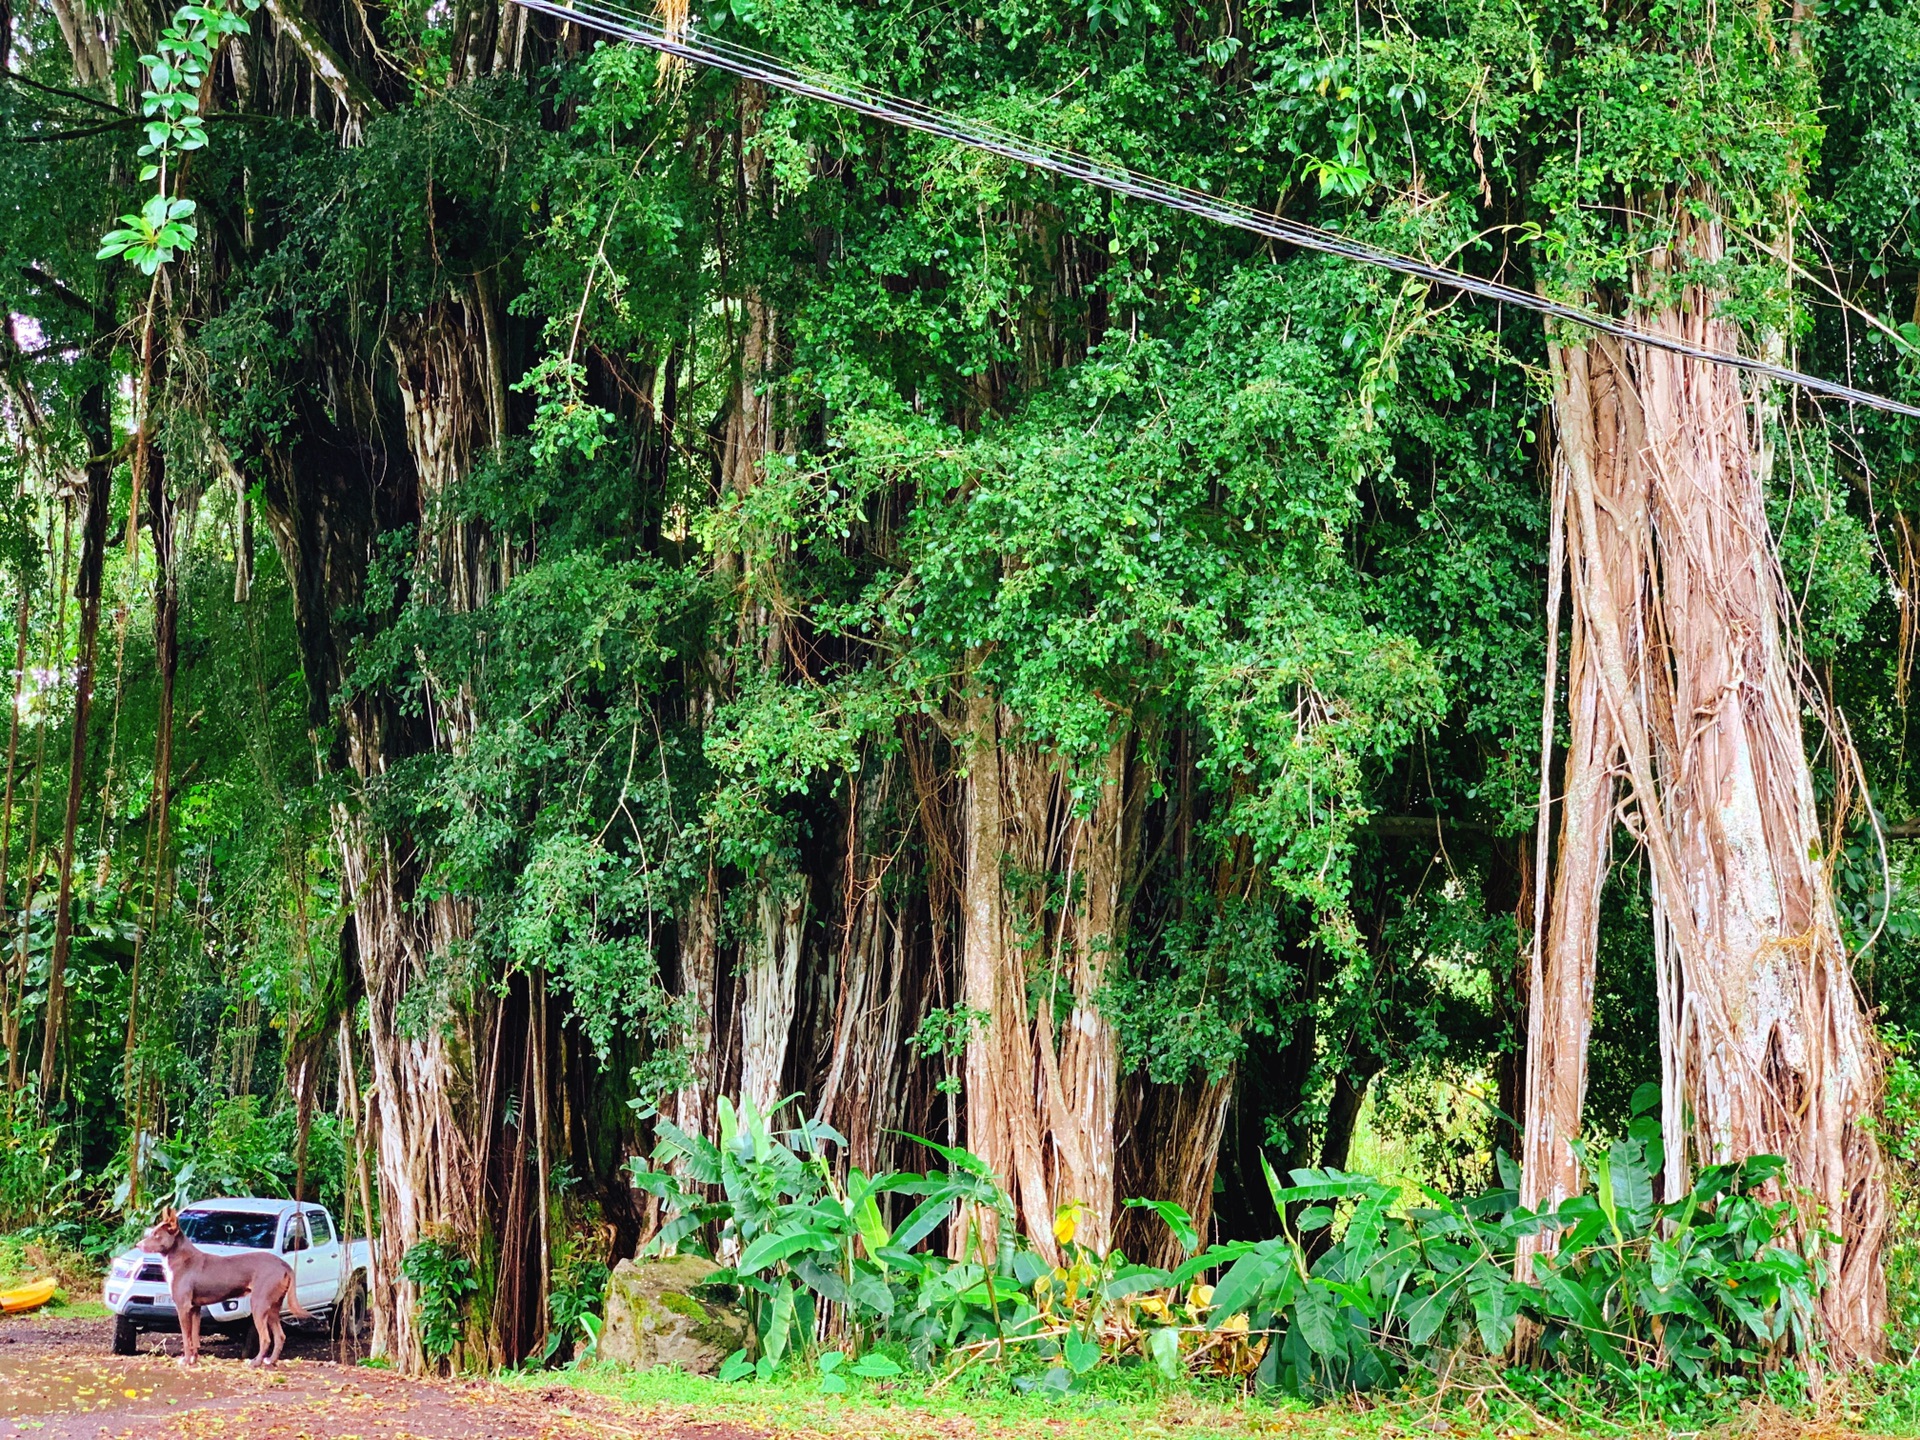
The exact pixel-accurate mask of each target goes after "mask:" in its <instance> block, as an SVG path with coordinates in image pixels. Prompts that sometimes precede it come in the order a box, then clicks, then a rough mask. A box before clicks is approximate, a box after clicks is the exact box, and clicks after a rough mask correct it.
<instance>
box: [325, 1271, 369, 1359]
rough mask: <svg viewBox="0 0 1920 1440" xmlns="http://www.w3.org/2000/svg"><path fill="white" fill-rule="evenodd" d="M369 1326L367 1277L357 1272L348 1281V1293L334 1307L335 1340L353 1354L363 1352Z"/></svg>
mask: <svg viewBox="0 0 1920 1440" xmlns="http://www.w3.org/2000/svg"><path fill="white" fill-rule="evenodd" d="M368 1328H369V1327H368V1324H367V1282H366V1277H364V1276H362V1275H357V1274H356V1275H355V1276H354V1277H353V1279H351V1280H349V1281H348V1282H347V1293H346V1294H345V1295H343V1296H341V1297H340V1303H339V1304H338V1305H336V1306H334V1307H333V1338H334V1342H335V1343H336V1344H338V1345H339V1346H340V1347H341V1348H342V1349H343V1350H346V1351H347V1352H348V1353H349V1354H351V1355H360V1354H363V1353H364V1352H365V1350H366V1348H367V1330H368Z"/></svg>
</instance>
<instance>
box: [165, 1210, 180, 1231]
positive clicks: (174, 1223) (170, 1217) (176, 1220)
mask: <svg viewBox="0 0 1920 1440" xmlns="http://www.w3.org/2000/svg"><path fill="white" fill-rule="evenodd" d="M160 1223H161V1225H163V1226H165V1227H166V1228H167V1229H169V1230H178V1229H179V1228H180V1217H179V1216H178V1215H176V1214H175V1213H174V1209H173V1206H171V1205H163V1206H161V1207H160Z"/></svg>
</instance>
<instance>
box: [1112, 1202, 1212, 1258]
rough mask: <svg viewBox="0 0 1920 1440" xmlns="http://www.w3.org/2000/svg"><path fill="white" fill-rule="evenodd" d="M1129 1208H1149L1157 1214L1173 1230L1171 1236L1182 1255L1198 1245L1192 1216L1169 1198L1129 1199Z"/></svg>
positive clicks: (1198, 1237) (1195, 1248)
mask: <svg viewBox="0 0 1920 1440" xmlns="http://www.w3.org/2000/svg"><path fill="white" fill-rule="evenodd" d="M1127 1206H1128V1208H1130V1209H1143V1210H1151V1211H1153V1213H1154V1214H1156V1215H1158V1216H1159V1217H1160V1218H1161V1219H1162V1220H1163V1221H1165V1222H1166V1226H1167V1228H1168V1229H1169V1230H1171V1231H1172V1232H1173V1238H1174V1239H1175V1241H1177V1242H1178V1243H1179V1246H1180V1252H1181V1253H1182V1254H1183V1255H1191V1254H1193V1252H1194V1251H1195V1250H1197V1249H1198V1248H1199V1247H1200V1232H1199V1231H1198V1230H1196V1229H1194V1226H1193V1217H1192V1216H1191V1215H1189V1214H1188V1213H1187V1211H1186V1208H1185V1207H1184V1206H1181V1205H1176V1204H1175V1203H1174V1202H1173V1201H1171V1200H1138V1199H1135V1200H1129V1201H1127Z"/></svg>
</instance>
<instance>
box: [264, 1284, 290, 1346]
mask: <svg viewBox="0 0 1920 1440" xmlns="http://www.w3.org/2000/svg"><path fill="white" fill-rule="evenodd" d="M292 1288H293V1282H292V1281H291V1280H289V1281H288V1282H287V1284H286V1285H285V1286H284V1287H279V1293H278V1294H276V1295H275V1296H274V1298H273V1307H272V1314H273V1358H272V1359H271V1360H269V1361H268V1362H267V1363H268V1364H269V1365H278V1364H279V1363H280V1352H281V1351H282V1350H284V1349H286V1348H287V1322H286V1318H285V1317H284V1316H282V1315H281V1313H280V1305H281V1302H282V1301H284V1300H285V1299H286V1297H287V1291H288V1290H291V1289H292Z"/></svg>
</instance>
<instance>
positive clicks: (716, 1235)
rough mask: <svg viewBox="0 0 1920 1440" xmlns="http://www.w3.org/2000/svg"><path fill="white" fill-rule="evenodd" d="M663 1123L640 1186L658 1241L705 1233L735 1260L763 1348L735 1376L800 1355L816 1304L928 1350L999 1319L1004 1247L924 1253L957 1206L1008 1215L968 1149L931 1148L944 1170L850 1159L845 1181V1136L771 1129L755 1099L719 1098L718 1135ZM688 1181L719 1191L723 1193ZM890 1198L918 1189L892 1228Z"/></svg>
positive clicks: (815, 1129) (638, 1167) (851, 1323)
mask: <svg viewBox="0 0 1920 1440" xmlns="http://www.w3.org/2000/svg"><path fill="white" fill-rule="evenodd" d="M776 1113H777V1110H776ZM658 1126H659V1137H660V1139H659V1145H658V1147H657V1148H656V1150H655V1152H654V1161H655V1166H648V1165H646V1164H645V1163H644V1162H641V1161H638V1160H636V1161H635V1164H634V1171H633V1178H634V1183H635V1185H636V1186H638V1187H639V1188H641V1189H642V1190H644V1191H646V1192H647V1193H648V1194H651V1195H654V1196H657V1197H658V1198H659V1199H660V1200H661V1201H662V1203H663V1204H664V1206H665V1207H666V1213H667V1215H668V1217H669V1218H668V1219H667V1221H666V1223H665V1224H664V1225H663V1226H662V1227H661V1229H660V1232H659V1234H658V1235H656V1236H655V1238H654V1239H653V1241H652V1242H651V1246H652V1248H653V1250H654V1251H655V1252H656V1253H671V1252H672V1251H673V1249H674V1248H675V1247H676V1246H682V1245H687V1244H690V1243H699V1242H702V1241H704V1242H705V1243H708V1244H711V1245H712V1246H714V1248H715V1249H716V1251H717V1252H718V1253H722V1254H728V1255H731V1256H732V1257H733V1258H732V1259H731V1261H730V1262H729V1264H728V1266H727V1268H726V1270H725V1271H723V1272H722V1273H721V1274H719V1275H716V1276H715V1277H714V1280H715V1282H717V1283H726V1282H730V1283H733V1284H737V1285H738V1286H739V1287H740V1289H741V1291H742V1294H743V1296H744V1297H745V1299H746V1302H747V1308H748V1311H749V1313H750V1314H751V1316H752V1318H753V1324H754V1335H755V1346H754V1350H755V1355H753V1356H748V1355H746V1354H745V1353H744V1352H743V1353H742V1355H741V1356H739V1357H737V1360H736V1363H735V1365H734V1367H733V1368H734V1370H735V1371H736V1372H738V1371H739V1370H740V1367H741V1366H742V1365H748V1364H750V1363H751V1364H758V1365H759V1366H761V1367H762V1369H763V1371H764V1372H768V1373H770V1371H771V1370H772V1368H773V1367H776V1366H778V1365H779V1364H780V1363H781V1361H782V1359H783V1358H784V1357H785V1356H786V1355H787V1353H788V1352H789V1350H794V1351H797V1352H798V1351H804V1350H805V1349H806V1348H807V1347H808V1346H809V1345H810V1343H811V1337H812V1336H813V1335H814V1334H815V1333H816V1322H817V1319H818V1315H819V1311H820V1308H821V1307H822V1306H828V1307H832V1308H833V1309H834V1310H835V1312H836V1313H837V1314H838V1315H839V1317H840V1320H841V1323H842V1324H843V1325H844V1326H845V1328H846V1330H847V1332H848V1333H850V1334H851V1335H852V1336H853V1337H855V1338H857V1339H859V1340H863V1341H868V1342H870V1341H872V1340H873V1339H876V1338H880V1337H888V1338H897V1339H901V1340H903V1341H906V1342H908V1343H910V1344H912V1345H913V1346H914V1347H915V1348H916V1353H918V1354H919V1355H920V1356H922V1357H923V1359H924V1358H925V1357H927V1356H930V1355H931V1354H933V1353H935V1352H936V1350H942V1351H943V1350H945V1349H947V1348H950V1347H951V1346H952V1345H954V1344H955V1343H957V1342H958V1341H959V1339H960V1338H961V1337H962V1336H963V1335H964V1336H967V1337H969V1338H971V1337H974V1336H976V1335H977V1333H978V1332H979V1331H980V1330H981V1329H982V1328H983V1327H985V1328H988V1329H989V1330H991V1327H993V1325H994V1324H995V1323H996V1320H997V1319H998V1316H997V1314H996V1310H997V1307H996V1305H995V1302H994V1298H993V1287H994V1271H995V1270H996V1269H998V1268H1001V1266H1002V1263H1003V1259H1004V1258H1005V1257H1001V1256H982V1257H976V1259H977V1260H984V1261H986V1263H985V1264H981V1263H976V1262H975V1261H964V1262H953V1263H949V1262H947V1261H945V1260H943V1259H941V1258H938V1257H935V1256H931V1255H927V1254H923V1253H916V1247H918V1246H920V1245H921V1244H922V1243H923V1242H924V1241H925V1240H926V1238H927V1237H928V1236H929V1235H931V1234H932V1233H933V1232H934V1231H935V1230H936V1229H937V1228H939V1227H940V1226H941V1225H943V1224H946V1223H949V1222H950V1221H952V1220H953V1218H954V1216H955V1214H956V1210H957V1207H959V1206H962V1205H984V1206H986V1207H987V1208H988V1209H990V1210H997V1211H999V1212H1000V1213H1001V1214H1002V1216H1003V1218H1009V1217H1010V1215H1011V1207H1010V1205H1009V1203H1008V1201H1007V1199H1006V1197H1005V1195H1004V1194H1002V1193H1001V1191H1000V1190H999V1188H998V1186H996V1185H995V1184H994V1181H993V1178H992V1175H991V1173H990V1172H989V1171H988V1170H987V1168H986V1167H985V1166H984V1165H983V1164H982V1163H981V1162H980V1161H979V1160H978V1159H977V1158H975V1157H974V1156H972V1155H970V1154H968V1153H967V1152H966V1151H964V1150H956V1149H949V1148H948V1147H945V1146H938V1145H935V1146H931V1148H933V1149H934V1150H935V1151H936V1152H938V1153H939V1154H941V1155H942V1156H944V1157H945V1158H946V1160H947V1161H948V1164H949V1166H950V1167H951V1168H950V1169H949V1170H948V1171H947V1173H946V1174H945V1175H942V1176H921V1175H908V1174H890V1175H876V1176H867V1175H864V1174H862V1173H861V1172H860V1171H859V1170H858V1169H857V1168H855V1169H850V1170H848V1171H847V1172H846V1179H845V1183H844V1185H843V1184H842V1183H841V1182H840V1181H839V1180H838V1179H837V1178H836V1175H835V1172H834V1168H833V1166H832V1165H831V1164H830V1163H829V1157H828V1154H827V1147H828V1146H830V1145H836V1144H844V1143H845V1142H844V1141H842V1140H841V1138H840V1137H839V1135H838V1134H837V1133H836V1132H834V1131H833V1130H832V1129H831V1128H830V1127H827V1126H824V1125H821V1124H819V1123H818V1122H816V1121H811V1120H806V1121H802V1122H801V1123H800V1124H799V1125H798V1126H797V1127H795V1128H794V1129H793V1130H790V1131H787V1132H785V1134H784V1136H782V1135H777V1134H776V1133H775V1132H774V1131H773V1129H772V1128H771V1123H770V1119H769V1117H765V1116H762V1115H761V1114H760V1113H759V1111H758V1109H757V1108H756V1107H755V1106H754V1104H753V1102H752V1101H751V1100H750V1099H742V1101H741V1102H740V1105H739V1107H738V1108H737V1109H736V1108H735V1106H734V1105H733V1104H732V1103H731V1102H730V1101H728V1100H726V1099H725V1098H724V1097H723V1098H722V1100H721V1102H720V1136H719V1141H718V1143H717V1144H716V1143H715V1142H714V1141H711V1140H707V1139H705V1138H703V1137H701V1136H697V1135H689V1134H687V1133H686V1132H685V1131H683V1130H681V1129H680V1128H679V1127H678V1126H676V1125H674V1124H673V1123H672V1122H671V1121H669V1120H665V1119H662V1120H660V1121H659V1122H658ZM656 1167H657V1168H656ZM667 1167H673V1168H667ZM676 1169H678V1170H679V1171H681V1172H682V1174H683V1175H684V1178H682V1174H676V1173H675V1171H676ZM689 1182H691V1184H692V1185H697V1186H700V1187H713V1188H717V1189H718V1191H719V1198H717V1199H708V1198H706V1196H705V1194H703V1193H702V1191H701V1190H695V1189H692V1188H690V1186H689ZM891 1195H901V1196H912V1197H918V1198H917V1203H916V1204H914V1206H913V1208H912V1210H911V1212H910V1213H908V1215H907V1216H906V1217H905V1218H904V1219H903V1220H901V1221H900V1222H899V1224H897V1225H889V1224H887V1223H886V1221H885V1219H884V1218H883V1217H882V1214H881V1210H880V1205H881V1202H882V1201H883V1199H884V1198H885V1197H887V1196H891ZM968 1248H969V1249H970V1250H972V1249H975V1248H977V1247H976V1246H973V1245H969V1247H968ZM1003 1283H1004V1281H1003ZM1009 1300H1010V1303H1012V1297H1011V1296H1010V1297H1009ZM1010 1318H1011V1316H1009V1319H1010ZM857 1373H864V1372H857Z"/></svg>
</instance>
